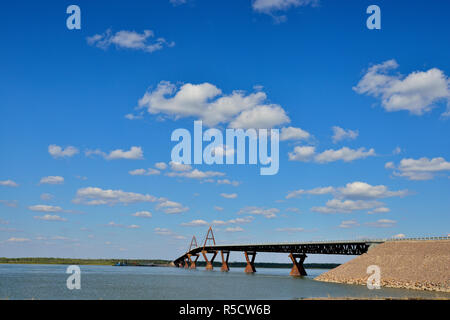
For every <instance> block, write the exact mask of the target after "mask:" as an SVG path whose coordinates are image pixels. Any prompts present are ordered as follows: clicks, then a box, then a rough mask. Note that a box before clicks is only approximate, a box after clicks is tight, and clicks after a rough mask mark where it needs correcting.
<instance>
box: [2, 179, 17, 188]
mask: <svg viewBox="0 0 450 320" xmlns="http://www.w3.org/2000/svg"><path fill="white" fill-rule="evenodd" d="M0 186H5V187H18V186H19V185H18V184H17V183H16V182H14V181H12V180H2V181H0Z"/></svg>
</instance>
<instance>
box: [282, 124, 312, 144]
mask: <svg viewBox="0 0 450 320" xmlns="http://www.w3.org/2000/svg"><path fill="white" fill-rule="evenodd" d="M310 137H311V135H310V134H309V132H307V131H305V130H303V129H300V128H294V127H287V128H286V127H284V128H282V129H281V134H280V141H286V140H306V139H309V138H310Z"/></svg>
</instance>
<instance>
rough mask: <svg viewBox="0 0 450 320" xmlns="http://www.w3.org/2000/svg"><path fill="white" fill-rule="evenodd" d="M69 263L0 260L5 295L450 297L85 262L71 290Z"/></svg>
mask: <svg viewBox="0 0 450 320" xmlns="http://www.w3.org/2000/svg"><path fill="white" fill-rule="evenodd" d="M67 267H68V266H64V265H20V264H3V265H1V264H0V299H170V300H178V299H205V300H215V299H297V298H311V297H417V298H419V297H421V298H436V297H446V298H450V294H446V293H436V292H426V291H418V290H403V289H390V288H382V289H379V290H369V289H367V287H365V286H357V285H346V284H334V283H325V282H319V281H314V280H313V278H314V277H316V276H318V275H319V274H321V273H322V272H325V271H327V270H325V269H307V270H306V271H307V273H308V276H306V277H302V278H293V277H290V276H289V271H290V270H289V269H268V268H259V269H257V272H256V273H255V274H245V273H244V270H243V268H233V269H231V270H230V272H220V270H219V269H217V270H214V271H205V270H204V269H203V268H198V269H197V270H189V269H182V268H168V267H115V266H80V269H81V289H80V290H76V289H74V290H69V289H68V288H67V286H66V280H67V278H68V277H69V276H70V275H69V274H66V269H67Z"/></svg>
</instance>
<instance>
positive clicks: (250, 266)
mask: <svg viewBox="0 0 450 320" xmlns="http://www.w3.org/2000/svg"><path fill="white" fill-rule="evenodd" d="M244 255H245V260H247V266H246V267H245V270H244V271H245V273H254V272H256V268H255V257H256V251H253V252H247V251H244ZM248 256H251V259H249V257H248Z"/></svg>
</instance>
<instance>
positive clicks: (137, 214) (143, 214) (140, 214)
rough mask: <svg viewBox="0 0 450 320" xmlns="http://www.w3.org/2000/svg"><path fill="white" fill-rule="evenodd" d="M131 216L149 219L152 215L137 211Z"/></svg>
mask: <svg viewBox="0 0 450 320" xmlns="http://www.w3.org/2000/svg"><path fill="white" fill-rule="evenodd" d="M132 216H134V217H141V218H151V217H152V214H151V212H148V211H138V212H136V213H133V214H132Z"/></svg>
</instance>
